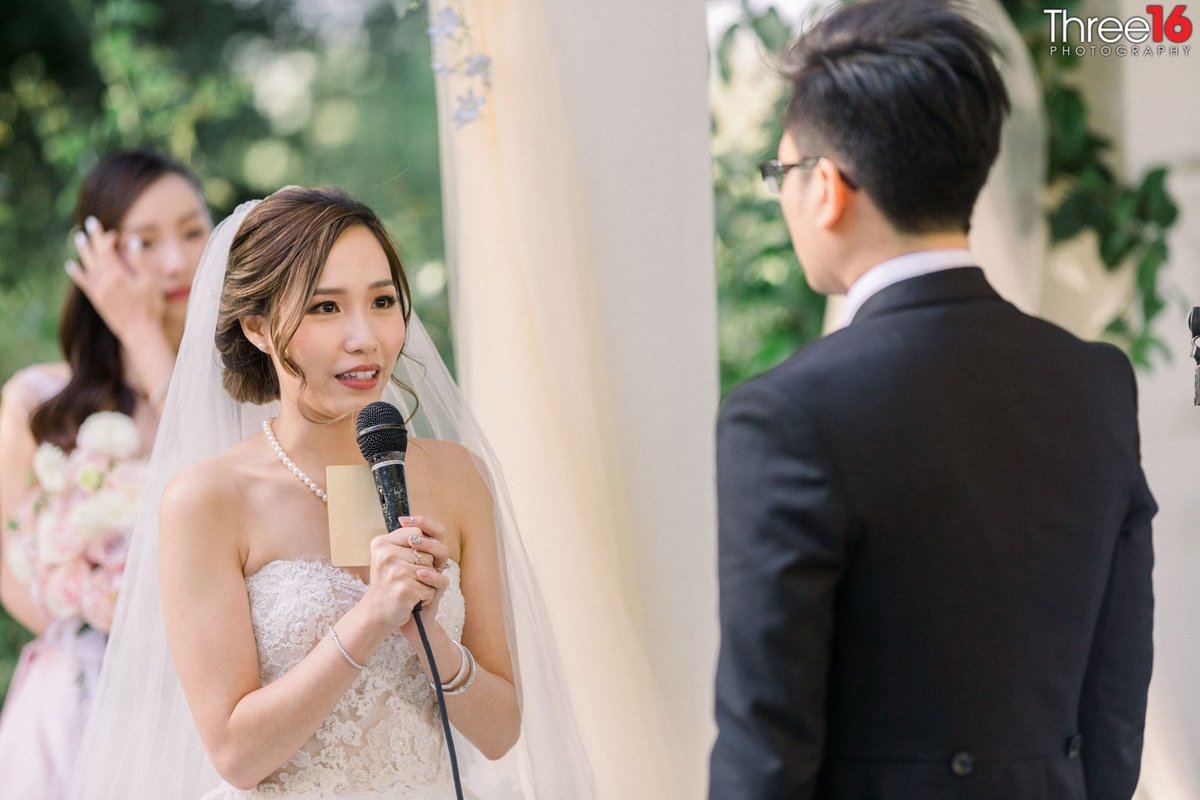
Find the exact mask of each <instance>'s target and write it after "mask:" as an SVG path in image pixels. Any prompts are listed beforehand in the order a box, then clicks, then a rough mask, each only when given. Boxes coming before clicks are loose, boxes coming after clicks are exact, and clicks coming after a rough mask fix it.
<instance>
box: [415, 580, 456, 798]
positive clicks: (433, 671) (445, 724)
mask: <svg viewBox="0 0 1200 800" xmlns="http://www.w3.org/2000/svg"><path fill="white" fill-rule="evenodd" d="M412 615H413V620H415V621H416V623H417V633H418V634H420V636H421V646H422V647H424V648H425V658H426V659H427V660H428V661H429V674H430V675H432V676H433V690H434V692H436V693H437V701H438V711H439V712H440V713H441V715H442V730H443V731H445V732H446V750H447V752H449V753H450V774H451V775H452V776H453V777H454V796H455V798H457V800H463V789H462V778H460V777H459V775H458V754H457V753H455V752H454V737H453V736H452V735H451V733H450V715H449V714H447V713H446V696H445V694H443V692H442V676H441V675H439V674H438V668H437V661H436V660H435V659H434V657H433V648H432V647H430V646H429V637H428V636H427V635H426V634H425V623H424V622H422V621H421V604H420V603H417V607H416V608H414V609H413V612H412Z"/></svg>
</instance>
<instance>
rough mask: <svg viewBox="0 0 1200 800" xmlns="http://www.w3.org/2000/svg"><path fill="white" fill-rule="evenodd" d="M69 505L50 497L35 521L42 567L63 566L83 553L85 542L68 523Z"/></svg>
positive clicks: (39, 558)
mask: <svg viewBox="0 0 1200 800" xmlns="http://www.w3.org/2000/svg"><path fill="white" fill-rule="evenodd" d="M69 509H70V503H69V502H68V501H67V500H65V499H64V498H62V497H52V498H50V502H48V503H47V504H46V507H45V508H43V509H42V512H41V514H40V515H39V516H38V520H37V549H38V561H39V562H41V563H42V564H44V565H51V566H52V565H55V564H65V563H67V562H68V561H70V560H72V559H73V558H76V557H77V556H79V555H80V554H81V553H82V552H83V546H84V544H85V543H86V541H85V540H84V539H83V537H81V536H80V535H79V532H78V531H76V530H75V529H74V528H73V527H72V526H71V525H70V524H69V522H68V517H69V516H70V515H69Z"/></svg>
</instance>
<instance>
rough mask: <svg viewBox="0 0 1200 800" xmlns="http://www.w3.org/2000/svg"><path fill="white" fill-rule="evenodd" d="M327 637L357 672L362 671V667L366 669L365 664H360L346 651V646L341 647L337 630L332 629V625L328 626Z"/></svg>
mask: <svg viewBox="0 0 1200 800" xmlns="http://www.w3.org/2000/svg"><path fill="white" fill-rule="evenodd" d="M329 638H330V639H333V643H334V644H335V645H337V649H338V651H339V652H340V653H341V654H342V658H344V659H346V663H347V664H349V665H350V666H352V667H354V668H355V669H356V670H358V671H359V672H362V671H363V670H364V669H366V665H365V664H360V663H358V662H357V661H355V660H354V657H353V656H352V655H350V654H349V653H348V652H346V648H344V647H342V640H341V639H339V638H338V635H337V631H335V630H334V629H333V626H332V625H330V626H329Z"/></svg>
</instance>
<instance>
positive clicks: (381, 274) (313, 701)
mask: <svg viewBox="0 0 1200 800" xmlns="http://www.w3.org/2000/svg"><path fill="white" fill-rule="evenodd" d="M226 262H228V265H227V264H226ZM192 298H193V299H192V311H191V312H190V316H189V319H188V326H187V328H186V330H187V335H186V338H185V340H184V343H183V347H182V348H181V352H180V357H179V362H178V366H177V371H176V377H175V379H174V380H173V381H172V386H171V394H170V396H169V397H168V400H167V407H166V409H165V412H164V417H163V421H162V425H161V427H160V431H161V433H160V436H159V439H158V441H157V442H156V444H155V450H154V455H153V457H152V461H151V474H152V476H153V477H152V482H155V483H154V485H153V486H152V487H151V489H152V491H147V492H146V495H147V499H146V501H145V502H144V504H143V506H142V508H141V509H140V510H139V522H138V525H137V527H136V528H135V533H134V552H133V553H132V554H131V557H130V564H129V567H128V573H127V574H128V579H129V583H128V584H127V587H126V589H125V591H124V592H123V594H122V600H121V605H120V607H119V608H118V611H117V620H116V624H115V626H114V633H113V639H112V644H111V645H110V653H109V657H108V659H107V660H106V663H105V667H104V672H103V673H102V675H101V682H100V690H99V698H98V700H97V705H96V709H95V711H94V715H93V718H92V720H91V722H90V724H89V727H88V731H87V735H86V740H85V744H84V753H83V759H82V762H81V768H80V771H79V773H78V774H77V776H76V783H75V787H74V793H75V796H77V797H81V798H82V797H87V798H93V797H97V798H103V797H112V798H116V797H122V798H125V797H134V798H141V797H146V798H150V797H153V798H175V797H179V798H185V797H187V798H196V797H201V796H203V797H206V798H233V797H265V796H272V797H275V796H286V797H317V796H336V797H359V798H368V797H406V798H422V799H423V798H445V797H452V796H453V791H454V790H453V784H452V780H451V775H450V762H449V759H448V757H447V755H446V745H445V742H444V741H443V735H442V731H441V727H440V724H439V716H438V707H437V701H436V699H435V694H434V689H433V685H432V683H431V677H430V669H429V664H427V663H426V658H425V654H424V651H423V650H422V648H421V646H420V643H419V639H418V638H417V632H416V626H415V624H414V619H413V616H412V609H413V607H414V606H415V605H416V604H417V603H418V602H420V603H421V604H422V605H423V609H424V610H423V612H422V618H423V621H424V624H425V628H426V630H427V632H428V635H429V642H430V646H431V649H432V653H433V657H434V660H435V661H436V665H437V668H438V673H439V674H440V676H441V680H442V681H443V684H442V688H443V689H444V690H445V694H446V710H447V713H448V715H449V719H450V722H451V723H452V725H453V726H454V728H455V742H456V746H457V749H458V753H459V762H460V764H461V766H462V769H463V776H464V785H465V787H466V789H467V790H468V792H469V793H470V794H473V795H475V796H478V797H487V798H493V797H501V798H503V797H548V798H549V797H589V796H591V791H592V790H591V780H590V774H589V772H588V768H587V765H586V760H585V759H584V758H583V757H582V755H581V752H580V747H579V744H578V739H577V737H576V734H575V729H574V723H573V720H572V717H571V714H570V710H569V703H568V702H567V699H566V695H565V690H564V687H563V685H562V682H561V674H560V670H559V669H558V666H557V656H556V653H555V651H554V648H553V644H552V642H551V641H550V638H551V637H550V631H549V627H548V624H547V621H546V618H545V614H544V610H543V608H542V606H541V602H540V597H539V596H538V593H537V590H536V581H535V580H534V579H533V576H532V575H531V574H530V570H529V566H528V561H527V560H526V558H525V555H524V552H523V550H522V549H521V544H520V540H519V537H518V535H517V532H516V529H515V526H514V525H513V521H512V515H511V510H510V509H509V507H508V502H507V497H506V495H505V492H504V489H503V485H502V482H501V479H500V476H499V472H498V469H497V467H496V464H495V461H494V457H493V456H492V455H491V453H490V450H489V449H488V447H487V444H486V441H485V440H484V439H483V437H482V435H481V434H480V432H479V430H478V428H477V426H476V424H475V422H474V420H473V419H472V418H471V416H470V413H469V412H468V411H467V409H466V407H465V404H464V402H463V401H462V399H461V396H460V395H459V394H458V392H457V389H456V388H455V387H454V386H453V383H452V381H451V380H450V378H449V376H448V375H447V374H446V370H445V367H444V365H443V364H442V362H441V360H440V358H439V357H438V356H437V353H436V350H435V349H434V348H433V346H432V343H431V342H430V341H429V339H428V336H426V335H425V333H424V331H423V329H422V328H421V327H420V323H419V322H418V321H417V319H416V317H415V316H413V315H412V314H411V310H410V305H409V293H408V286H407V282H406V279H405V276H404V273H403V270H402V267H401V264H400V260H399V258H398V256H397V255H396V251H395V248H394V247H393V245H392V244H391V241H390V239H389V237H388V235H387V233H386V231H385V230H384V229H383V227H382V225H381V223H380V222H379V220H378V218H377V217H376V216H375V214H374V213H373V212H371V211H370V210H369V209H368V208H366V207H365V206H363V205H362V204H360V203H357V202H355V201H353V200H351V199H350V198H348V197H346V196H345V195H344V194H342V193H341V192H338V191H336V190H324V189H298V188H288V189H283V190H280V191H279V192H276V193H275V194H274V195H271V196H270V197H269V198H267V199H266V200H264V201H262V202H261V203H258V204H257V205H254V204H245V205H243V206H242V207H241V208H239V209H238V211H237V212H235V214H234V215H233V216H232V217H231V218H230V219H229V220H226V221H225V222H224V223H222V225H221V226H220V227H219V228H218V229H217V231H216V232H215V233H214V234H213V237H212V240H211V243H210V245H209V248H208V250H207V251H206V253H205V257H204V259H203V262H202V264H201V267H200V272H199V274H198V276H197V280H196V285H195V287H193V293H192ZM214 343H215V351H216V352H215V353H214ZM222 389H223V391H222ZM381 397H382V398H383V399H386V400H389V401H391V402H394V403H396V404H397V405H402V406H404V407H405V408H406V409H407V410H408V413H407V414H406V416H410V417H411V419H410V423H409V424H410V428H411V429H412V430H413V431H414V433H415V434H416V435H419V436H421V438H416V439H413V440H412V442H411V443H410V446H409V450H408V452H409V457H408V461H407V466H408V478H409V494H410V497H411V499H412V506H413V509H414V511H415V512H417V513H419V514H420V516H414V517H411V518H408V519H407V520H405V523H406V524H405V526H404V527H402V528H401V529H399V530H397V531H393V532H391V533H388V534H386V535H383V536H380V537H377V538H376V539H375V540H374V541H373V542H372V545H371V556H370V566H369V567H368V568H362V569H356V570H355V569H344V568H339V567H335V566H332V565H331V563H330V558H329V553H330V550H329V531H328V524H327V519H326V513H325V507H324V506H325V502H326V496H325V492H324V488H323V486H322V484H323V482H324V481H323V478H324V474H325V473H324V467H326V466H329V465H339V464H363V463H365V462H364V461H363V458H362V456H361V455H360V453H359V452H358V448H357V445H356V443H355V436H354V427H353V426H354V421H355V416H356V415H357V412H358V410H359V409H361V408H362V407H363V406H364V405H366V404H367V403H369V402H372V401H375V400H378V399H380V398H381ZM164 487H165V488H164ZM159 497H161V507H159V504H158V503H157V502H155V501H156V500H157V499H158V498H159ZM158 520H161V523H158ZM156 566H157V573H158V574H157V575H155V571H156V569H155V568H156ZM160 602H161V611H160V606H159V603H160ZM160 614H161V616H160ZM164 634H165V636H164ZM164 640H165V641H164ZM167 642H169V653H168V646H167V644H166V643H167ZM185 701H186V702H185ZM189 709H190V713H189Z"/></svg>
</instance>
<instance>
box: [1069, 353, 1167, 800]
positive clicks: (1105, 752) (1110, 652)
mask: <svg viewBox="0 0 1200 800" xmlns="http://www.w3.org/2000/svg"><path fill="white" fill-rule="evenodd" d="M1121 359H1122V362H1123V366H1122V369H1123V370H1124V371H1125V373H1126V375H1128V378H1127V380H1128V382H1129V383H1130V384H1131V385H1132V386H1133V390H1132V393H1133V395H1134V400H1133V405H1134V408H1133V410H1132V412H1131V417H1132V420H1133V422H1132V424H1133V434H1132V437H1131V438H1132V442H1133V443H1132V445H1131V456H1130V458H1131V461H1132V463H1133V467H1134V469H1133V477H1132V481H1131V484H1132V489H1131V491H1130V502H1129V506H1128V510H1127V512H1126V515H1125V519H1124V521H1123V524H1122V527H1121V532H1120V534H1119V535H1118V537H1117V541H1116V546H1115V548H1114V550H1113V555H1112V566H1111V568H1110V571H1109V576H1108V584H1107V586H1106V589H1105V594H1104V600H1103V604H1102V605H1101V608H1100V615H1099V619H1098V620H1097V624H1096V631H1095V634H1094V635H1093V639H1092V650H1091V654H1090V657H1089V660H1088V668H1087V673H1086V675H1085V676H1084V683H1083V694H1082V696H1081V698H1080V711H1079V717H1080V733H1081V734H1082V736H1083V748H1082V752H1081V755H1082V758H1083V767H1084V775H1085V778H1086V781H1087V791H1088V798H1089V800H1118V799H1119V800H1129V798H1130V797H1132V796H1133V792H1134V789H1135V788H1136V787H1137V782H1138V773H1139V771H1140V768H1141V760H1142V732H1143V728H1144V725H1145V717H1146V693H1147V690H1148V687H1149V684H1150V671H1151V666H1152V663H1153V649H1154V648H1153V641H1152V633H1153V624H1154V593H1153V589H1152V586H1151V571H1152V569H1153V566H1154V551H1153V545H1152V543H1151V539H1150V530H1151V525H1150V522H1151V519H1152V518H1153V517H1154V514H1155V512H1156V511H1157V510H1158V506H1157V505H1156V504H1155V502H1154V497H1153V496H1152V495H1151V494H1150V488H1149V486H1148V485H1147V484H1146V478H1145V475H1144V473H1143V472H1142V468H1141V465H1140V456H1139V455H1138V449H1139V448H1138V443H1137V427H1136V426H1137V422H1136V414H1137V412H1136V405H1137V401H1136V383H1135V382H1134V379H1133V375H1132V371H1131V369H1130V367H1129V364H1128V361H1126V360H1125V359H1124V356H1121Z"/></svg>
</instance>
